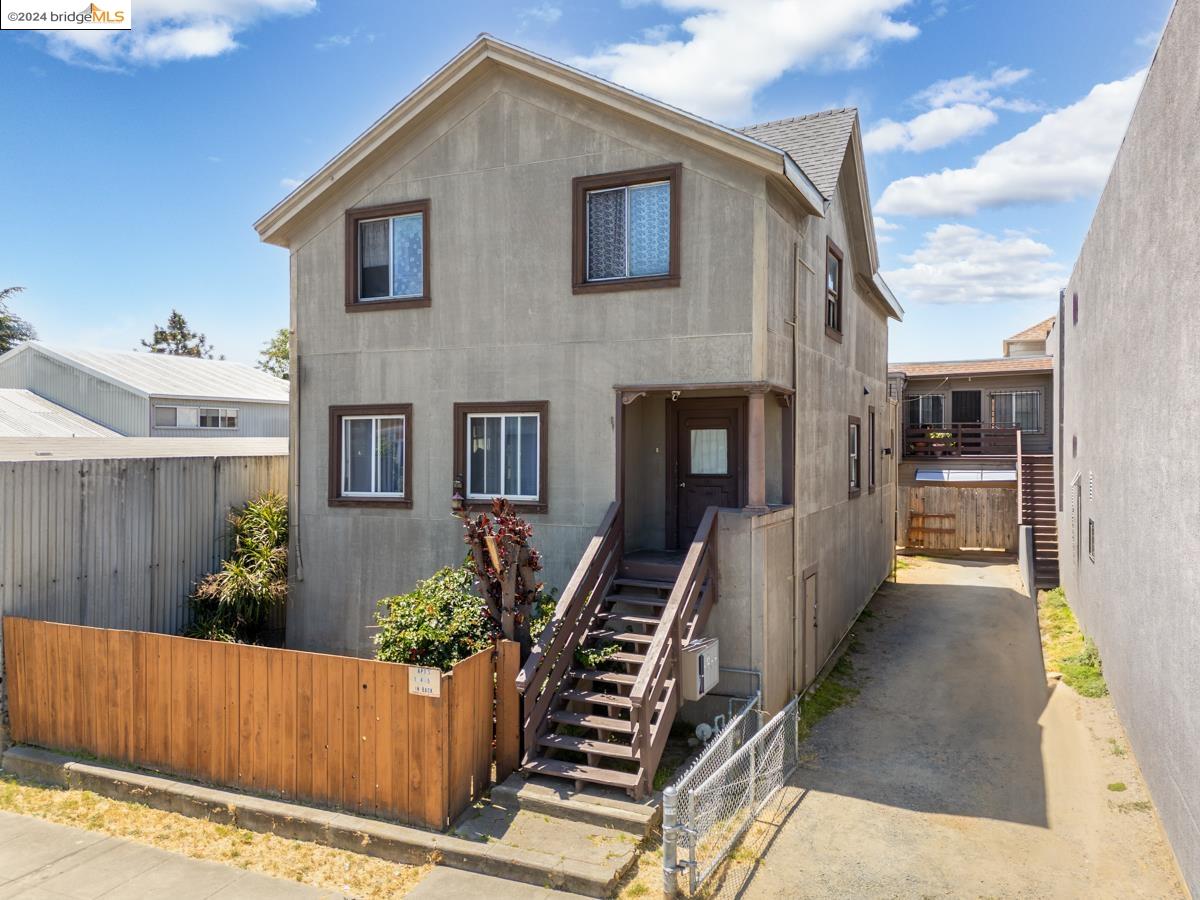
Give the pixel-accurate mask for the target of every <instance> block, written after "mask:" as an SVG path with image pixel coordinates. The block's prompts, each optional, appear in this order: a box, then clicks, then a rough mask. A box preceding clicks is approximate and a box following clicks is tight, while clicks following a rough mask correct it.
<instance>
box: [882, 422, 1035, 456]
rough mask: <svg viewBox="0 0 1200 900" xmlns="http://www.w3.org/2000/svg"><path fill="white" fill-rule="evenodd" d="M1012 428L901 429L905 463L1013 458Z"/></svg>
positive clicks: (968, 425)
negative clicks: (913, 460) (973, 458)
mask: <svg viewBox="0 0 1200 900" xmlns="http://www.w3.org/2000/svg"><path fill="white" fill-rule="evenodd" d="M1019 430H1020V429H1018V428H1017V427H1016V426H1013V425H979V424H971V423H962V422H956V423H952V424H949V425H927V426H920V427H918V426H915V425H908V426H906V427H905V429H904V458H905V459H942V458H945V457H960V456H1016V455H1017V432H1018V431H1019Z"/></svg>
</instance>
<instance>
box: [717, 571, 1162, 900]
mask: <svg viewBox="0 0 1200 900" xmlns="http://www.w3.org/2000/svg"><path fill="white" fill-rule="evenodd" d="M901 581H902V583H901V584H898V585H886V586H885V587H884V588H883V589H882V590H881V591H880V593H879V594H878V595H877V596H876V598H875V599H874V600H873V601H872V603H871V606H870V607H869V610H870V613H869V615H868V616H867V617H866V618H864V619H863V620H861V622H860V625H859V627H858V629H857V638H858V643H857V646H856V647H855V650H854V651H853V652H852V653H851V660H852V662H853V665H854V672H855V678H856V680H857V682H858V684H859V686H860V688H861V693H860V695H859V696H858V698H857V700H856V701H855V702H853V703H852V704H850V705H848V706H845V707H842V708H841V709H838V710H835V711H834V712H833V713H832V714H830V715H829V716H828V717H827V718H826V719H824V720H823V721H821V722H820V723H818V725H817V726H816V728H815V729H814V730H813V733H812V735H811V737H810V738H809V740H808V741H807V742H806V743H805V744H804V745H803V746H802V747H801V768H800V769H799V771H798V773H797V775H796V776H795V777H794V779H793V784H792V786H791V787H790V788H789V789H788V790H787V791H786V792H785V796H784V797H782V798H781V801H780V803H779V805H778V806H776V807H775V808H774V809H772V810H771V811H769V817H770V821H769V823H767V824H762V825H759V826H757V827H756V828H755V829H754V831H753V832H752V833H751V836H750V840H749V842H748V844H747V845H746V846H745V847H744V849H743V851H742V852H741V853H740V854H739V855H738V856H739V858H740V860H741V861H742V862H741V863H740V864H739V865H734V866H733V867H732V868H731V870H730V871H729V872H728V873H727V874H726V877H725V878H724V879H723V881H722V882H719V883H718V884H716V885H714V889H715V894H716V895H717V896H735V895H736V896H745V897H749V898H768V897H770V898H775V897H789V898H792V897H858V898H861V897H910V896H924V897H944V896H953V897H1014V898H1015V897H1040V898H1044V897H1056V898H1057V897H1088V898H1096V897H1114V898H1116V897H1121V898H1127V897H1154V898H1173V897H1183V896H1185V895H1184V894H1183V891H1182V888H1181V886H1180V883H1179V881H1178V877H1177V874H1176V871H1175V869H1174V866H1173V861H1172V857H1171V855H1170V851H1169V849H1168V847H1167V845H1166V843H1165V840H1164V839H1163V836H1162V832H1161V829H1160V828H1159V826H1158V823H1157V819H1156V817H1155V815H1154V812H1153V809H1152V808H1151V807H1150V804H1149V803H1148V801H1147V794H1146V792H1145V788H1144V786H1143V784H1142V782H1141V776H1140V774H1139V773H1138V771H1137V764H1136V762H1134V760H1133V758H1132V755H1131V754H1130V752H1129V751H1128V743H1127V742H1126V741H1125V738H1124V734H1123V732H1122V731H1121V730H1120V724H1119V722H1118V721H1117V719H1116V716H1115V714H1114V713H1113V712H1112V706H1111V703H1110V702H1109V701H1108V700H1107V698H1106V699H1102V700H1086V699H1082V698H1080V697H1079V696H1078V695H1076V694H1075V693H1074V691H1071V690H1070V689H1069V688H1066V687H1063V686H1061V685H1056V683H1054V682H1051V683H1049V684H1048V682H1047V678H1046V674H1045V672H1044V670H1043V668H1042V658H1041V645H1040V640H1039V637H1038V626H1037V615H1036V610H1035V607H1034V605H1033V602H1032V601H1030V600H1029V599H1028V598H1027V597H1024V596H1023V595H1022V594H1021V593H1019V582H1018V581H1017V576H1016V568H1015V566H1013V565H1008V564H998V563H985V562H969V561H934V560H922V561H919V562H917V563H916V564H915V565H914V566H913V567H912V568H910V569H906V570H905V571H903V572H902V573H901ZM1116 783H1120V784H1122V785H1124V788H1125V789H1124V790H1121V791H1120V792H1116V791H1114V790H1111V789H1110V788H1109V785H1113V784H1116Z"/></svg>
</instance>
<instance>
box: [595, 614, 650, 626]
mask: <svg viewBox="0 0 1200 900" xmlns="http://www.w3.org/2000/svg"><path fill="white" fill-rule="evenodd" d="M596 618H597V619H599V620H601V621H602V622H604V623H605V624H607V625H610V626H612V625H646V626H648V627H650V628H654V627H656V626H657V625H658V623H659V622H661V621H662V619H656V618H655V617H654V616H635V615H633V614H632V613H614V612H602V613H596Z"/></svg>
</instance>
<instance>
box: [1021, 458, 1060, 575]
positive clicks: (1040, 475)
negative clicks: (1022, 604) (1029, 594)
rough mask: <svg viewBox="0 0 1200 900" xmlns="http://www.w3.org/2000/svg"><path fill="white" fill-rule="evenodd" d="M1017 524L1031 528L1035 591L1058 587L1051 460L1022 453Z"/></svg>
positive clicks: (1056, 527) (1056, 540) (1052, 461)
mask: <svg viewBox="0 0 1200 900" xmlns="http://www.w3.org/2000/svg"><path fill="white" fill-rule="evenodd" d="M1017 468H1018V476H1017V477H1018V478H1019V485H1020V506H1021V508H1020V511H1019V514H1020V522H1021V524H1022V525H1031V526H1033V579H1034V587H1035V588H1052V587H1057V586H1058V522H1057V519H1056V517H1055V498H1054V457H1053V456H1051V455H1049V454H1028V453H1022V454H1021V455H1020V456H1019V458H1018V466H1017Z"/></svg>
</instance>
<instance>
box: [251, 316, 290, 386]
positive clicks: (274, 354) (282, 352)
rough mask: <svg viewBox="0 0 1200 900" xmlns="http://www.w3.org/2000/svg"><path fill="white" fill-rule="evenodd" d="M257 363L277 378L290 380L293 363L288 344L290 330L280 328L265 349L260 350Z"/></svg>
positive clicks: (265, 345) (264, 346)
mask: <svg viewBox="0 0 1200 900" xmlns="http://www.w3.org/2000/svg"><path fill="white" fill-rule="evenodd" d="M255 365H256V366H257V367H258V368H260V369H262V370H263V371H264V372H266V373H267V374H268V375H274V376H275V377H276V378H282V379H283V380H284V381H287V380H288V373H289V372H290V365H291V348H290V346H289V344H288V330H287V329H286V328H280V329H279V330H278V331H277V332H275V335H274V337H272V338H271V339H270V340H269V341H267V343H266V344H264V345H263V349H261V350H259V351H258V362H257V363H255Z"/></svg>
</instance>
